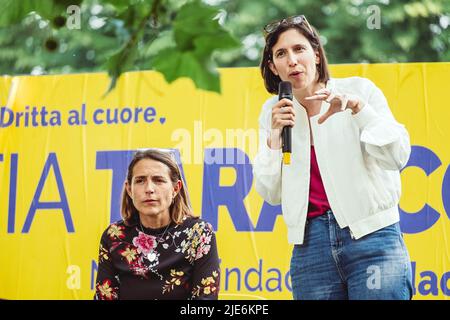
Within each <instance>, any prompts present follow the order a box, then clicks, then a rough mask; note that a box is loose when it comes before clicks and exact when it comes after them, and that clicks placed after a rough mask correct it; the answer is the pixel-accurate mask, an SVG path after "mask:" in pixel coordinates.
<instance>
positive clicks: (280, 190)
mask: <svg viewBox="0 0 450 320" xmlns="http://www.w3.org/2000/svg"><path fill="white" fill-rule="evenodd" d="M264 32H265V48H264V52H263V57H262V61H261V66H260V68H261V73H262V76H263V78H264V83H265V87H266V89H267V91H268V92H270V93H272V94H274V95H277V94H278V93H279V92H278V86H279V83H280V82H281V81H289V82H290V83H291V85H292V94H293V98H292V100H290V99H283V98H282V99H280V100H279V97H278V96H274V97H272V98H270V99H268V100H267V101H266V102H265V104H264V105H263V107H262V110H261V114H260V117H259V126H260V139H259V149H258V154H257V156H256V158H255V163H254V176H255V180H256V189H257V191H258V193H259V194H260V195H261V196H262V197H263V198H264V199H265V200H266V201H267V202H268V203H270V204H272V205H278V204H281V206H282V211H283V218H284V221H285V222H286V225H287V229H288V241H289V243H292V244H294V248H293V252H292V258H291V266H290V275H291V282H292V291H293V297H294V299H411V297H412V274H411V264H410V258H409V254H408V251H407V249H406V247H405V244H404V241H403V238H402V234H401V231H400V226H399V211H398V203H399V198H400V193H401V182H400V172H399V171H400V169H401V168H402V167H403V166H404V165H405V164H406V163H407V161H408V158H409V154H410V150H411V147H410V143H409V135H408V132H407V131H406V129H405V127H404V126H403V125H401V124H399V123H398V122H397V121H396V120H395V119H394V117H393V115H392V113H391V111H390V109H389V106H388V103H387V101H386V98H385V97H384V95H383V93H382V92H381V90H380V89H379V88H378V87H377V86H376V85H375V84H374V83H373V82H371V81H370V80H368V79H365V78H360V77H350V78H341V79H337V78H331V77H330V75H329V70H328V65H327V59H326V56H325V52H324V50H323V47H322V44H321V43H320V39H319V35H318V33H317V31H316V30H315V29H314V28H313V27H312V26H311V25H310V24H309V23H308V21H307V20H306V18H305V17H304V16H303V15H299V16H294V17H290V18H286V19H282V20H280V21H276V22H272V23H270V24H268V25H267V26H265V28H264ZM280 97H281V96H280ZM284 127H291V135H292V141H291V142H292V154H291V155H290V163H289V164H288V163H284V162H283V161H282V156H283V155H282V145H283V139H282V135H281V132H282V129H283V128H284Z"/></svg>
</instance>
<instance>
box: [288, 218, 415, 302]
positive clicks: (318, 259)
mask: <svg viewBox="0 0 450 320" xmlns="http://www.w3.org/2000/svg"><path fill="white" fill-rule="evenodd" d="M305 228H306V229H305V240H304V243H303V244H301V245H295V246H294V249H293V253H292V259H291V268H290V274H291V281H292V292H293V295H294V299H302V300H303V299H305V300H322V299H323V300H325V299H327V300H336V299H341V300H347V299H350V300H354V299H362V300H372V299H377V300H378V299H380V300H390V299H398V300H409V299H411V297H412V292H413V288H412V273H411V261H410V258H409V254H408V251H407V249H406V247H405V243H404V242H403V237H402V234H401V231H400V225H399V223H395V224H393V225H390V226H388V227H385V228H383V229H380V230H378V231H376V232H373V233H371V234H369V235H366V236H364V237H362V238H360V239H358V240H354V239H352V237H351V234H350V231H349V228H344V229H341V228H339V226H338V224H337V222H336V220H335V218H334V216H333V213H332V212H331V210H329V211H328V212H327V213H325V214H324V215H322V216H319V217H316V218H313V219H310V220H308V221H307V224H306V226H305Z"/></svg>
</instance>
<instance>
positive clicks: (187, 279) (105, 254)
mask: <svg viewBox="0 0 450 320" xmlns="http://www.w3.org/2000/svg"><path fill="white" fill-rule="evenodd" d="M121 215H122V217H123V220H120V221H118V222H116V223H113V224H111V225H110V226H109V227H108V228H107V229H106V230H105V232H104V233H103V235H102V237H101V241H100V254H99V264H98V274H97V282H96V293H95V299H106V300H113V299H217V298H218V294H219V278H220V269H219V258H218V253H217V247H216V239H215V235H214V232H213V229H212V226H211V225H210V224H209V223H207V222H205V221H203V220H202V219H200V218H197V217H194V216H193V215H192V210H191V208H190V207H189V205H188V200H187V193H186V191H185V189H184V188H183V183H182V180H181V175H180V170H179V168H178V166H177V164H176V162H175V161H174V160H173V159H172V157H171V156H170V155H169V154H168V153H164V152H161V151H157V150H145V151H138V152H137V153H136V154H135V156H134V158H133V159H132V161H131V163H130V164H129V166H128V174H127V179H126V181H125V183H124V189H123V195H122V206H121Z"/></svg>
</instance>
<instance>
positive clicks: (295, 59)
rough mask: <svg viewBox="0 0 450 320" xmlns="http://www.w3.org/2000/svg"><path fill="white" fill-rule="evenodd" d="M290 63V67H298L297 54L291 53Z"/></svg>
mask: <svg viewBox="0 0 450 320" xmlns="http://www.w3.org/2000/svg"><path fill="white" fill-rule="evenodd" d="M288 62H289V66H290V67H293V66H296V65H297V57H296V56H295V54H293V53H289V56H288Z"/></svg>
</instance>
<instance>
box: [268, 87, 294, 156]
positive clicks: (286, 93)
mask: <svg viewBox="0 0 450 320" xmlns="http://www.w3.org/2000/svg"><path fill="white" fill-rule="evenodd" d="M278 98H279V101H278V102H277V103H276V104H275V105H274V106H273V107H272V135H271V138H270V142H269V146H270V147H271V148H272V149H279V148H280V147H281V146H282V151H283V160H284V163H285V164H289V163H290V153H291V152H292V133H291V129H292V127H293V126H294V124H295V111H294V107H293V103H292V87H291V83H290V82H289V81H282V82H280V85H279V97H278Z"/></svg>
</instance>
